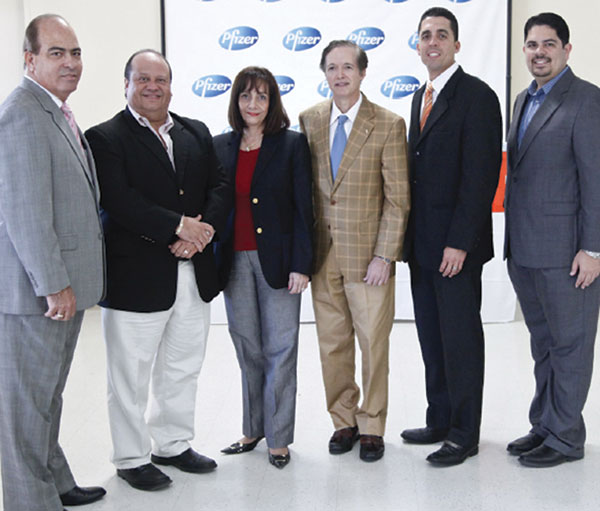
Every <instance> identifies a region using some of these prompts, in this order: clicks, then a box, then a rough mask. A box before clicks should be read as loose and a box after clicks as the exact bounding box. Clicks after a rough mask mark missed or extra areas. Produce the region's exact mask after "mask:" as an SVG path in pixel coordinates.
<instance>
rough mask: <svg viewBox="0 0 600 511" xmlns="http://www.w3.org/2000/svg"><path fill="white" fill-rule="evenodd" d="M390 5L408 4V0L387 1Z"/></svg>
mask: <svg viewBox="0 0 600 511" xmlns="http://www.w3.org/2000/svg"><path fill="white" fill-rule="evenodd" d="M385 1H386V2H387V3H388V4H401V3H404V2H406V0H385Z"/></svg>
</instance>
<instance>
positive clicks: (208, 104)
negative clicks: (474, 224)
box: [163, 0, 516, 322]
mask: <svg viewBox="0 0 600 511" xmlns="http://www.w3.org/2000/svg"><path fill="white" fill-rule="evenodd" d="M163 1H164V12H165V20H164V21H165V42H166V52H167V58H168V59H169V61H170V63H171V66H172V68H173V100H172V103H171V108H172V110H173V111H175V112H177V113H179V114H181V115H185V116H188V117H194V118H198V119H200V120H202V121H204V122H205V123H206V124H207V125H208V126H209V128H210V130H211V132H212V133H213V134H218V133H222V132H224V131H227V130H228V129H229V126H228V123H227V107H228V104H229V89H230V88H231V83H232V82H233V79H234V78H235V75H236V74H237V73H238V71H239V70H240V69H242V68H243V67H246V66H250V65H259V66H264V67H267V68H269V70H270V71H271V72H272V73H273V74H274V75H275V76H276V78H277V81H278V83H279V87H280V91H281V94H282V100H283V103H284V106H285V108H286V110H287V112H288V115H289V117H290V121H291V123H292V128H293V129H298V114H299V113H300V112H301V111H302V110H304V109H305V108H307V107H309V106H311V105H313V104H315V103H317V102H319V101H322V100H323V99H325V98H327V97H330V91H329V89H328V87H327V83H326V82H325V80H324V76H323V73H322V72H321V70H320V69H319V61H320V57H321V52H322V50H323V48H324V47H325V46H326V45H327V43H328V42H329V41H330V40H332V39H351V40H354V41H355V42H356V43H357V44H359V45H360V46H362V47H363V48H364V49H365V50H366V51H367V56H368V57H369V66H368V69H367V76H366V78H365V80H364V81H363V84H362V90H363V92H364V93H365V94H366V95H367V97H368V98H369V99H370V100H371V101H374V102H375V103H378V104H380V105H382V106H384V107H386V108H388V109H390V110H392V111H393V112H396V113H398V114H399V115H401V116H402V117H404V118H405V120H406V123H407V125H408V122H409V117H410V104H411V100H412V94H413V92H414V91H415V90H417V89H418V88H419V87H420V85H421V84H423V83H424V81H425V80H426V79H427V73H426V70H425V67H424V66H423V64H422V63H421V61H420V59H419V57H418V55H417V53H416V51H415V47H416V43H417V25H418V22H419V19H420V17H421V14H422V13H423V12H424V11H425V10H426V9H427V8H429V7H434V6H443V7H447V8H449V9H450V10H452V12H454V14H455V15H456V17H457V18H458V22H459V40H460V42H461V50H460V52H459V54H458V55H457V61H458V62H459V63H460V64H461V65H462V66H463V68H464V69H465V71H467V72H468V73H471V74H474V75H476V76H478V77H480V78H481V79H483V80H484V81H485V82H487V83H488V84H489V85H490V86H491V87H492V88H493V89H494V90H495V91H496V93H497V95H498V98H499V99H500V103H501V105H502V113H503V115H504V113H505V112H506V105H505V97H506V73H507V63H506V45H507V40H506V37H507V0H434V1H430V0H163ZM503 230H504V218H503V215H502V213H494V233H495V245H496V254H497V257H496V259H494V260H493V261H491V262H490V263H488V264H487V265H486V266H485V269H484V286H483V309H482V314H483V318H484V321H510V320H512V319H513V317H514V310H515V303H516V298H515V296H514V293H513V291H512V287H511V285H510V282H509V281H508V276H507V273H506V269H505V265H504V263H503V262H502V261H501V259H499V256H501V254H502V250H501V245H502V243H501V241H502V236H503ZM397 269H398V272H397V277H396V291H397V292H396V318H397V319H412V318H413V313H412V303H411V299H410V289H409V284H408V267H407V265H405V264H398V265H397ZM312 319H313V316H312V304H311V303H310V294H309V293H305V295H304V299H303V305H302V320H303V321H311V320H312ZM225 321H226V319H225V314H224V307H223V304H222V299H221V298H220V297H219V299H217V300H216V301H215V302H214V307H213V322H225Z"/></svg>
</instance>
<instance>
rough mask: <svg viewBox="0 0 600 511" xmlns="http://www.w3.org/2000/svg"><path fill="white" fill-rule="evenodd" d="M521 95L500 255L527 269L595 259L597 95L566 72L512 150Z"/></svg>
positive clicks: (599, 192) (598, 232)
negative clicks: (582, 256) (579, 257)
mask: <svg viewBox="0 0 600 511" xmlns="http://www.w3.org/2000/svg"><path fill="white" fill-rule="evenodd" d="M526 98H527V91H526V90H525V91H523V92H521V93H520V94H519V95H518V96H517V99H516V101H515V107H514V112H513V120H512V124H511V127H510V131H509V134H508V177H507V180H506V198H505V210H506V231H505V232H506V235H505V242H504V255H505V257H507V256H510V257H511V258H512V259H513V260H514V261H515V262H516V263H517V264H519V265H521V266H525V267H528V268H559V267H565V266H570V265H571V263H572V262H573V258H574V257H575V254H576V253H577V252H578V251H579V250H580V249H584V250H591V251H594V252H600V142H599V141H600V123H599V122H598V119H600V89H599V88H598V87H596V86H595V85H592V84H591V83H589V82H586V81H584V80H581V79H580V78H577V77H576V76H575V75H574V74H573V72H572V71H571V70H570V69H569V70H567V72H566V73H565V74H564V75H563V76H562V78H561V79H560V80H559V81H558V82H557V83H556V84H555V85H554V87H553V88H552V90H551V91H550V94H548V97H547V98H546V99H545V100H544V103H543V104H542V106H540V108H539V110H538V111H537V112H536V113H535V115H534V116H533V119H531V122H530V124H529V126H528V128H527V131H526V132H525V135H524V137H523V142H522V144H521V147H520V148H519V147H518V143H517V134H518V130H519V123H520V122H521V115H522V112H523V107H524V105H525V100H526Z"/></svg>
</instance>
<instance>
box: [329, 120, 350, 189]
mask: <svg viewBox="0 0 600 511" xmlns="http://www.w3.org/2000/svg"><path fill="white" fill-rule="evenodd" d="M347 120H348V116H347V115H340V116H339V117H338V125H337V128H335V134H334V135H333V144H332V145H331V175H332V176H333V180H334V181H335V176H337V171H338V167H339V166H340V163H341V162H342V156H343V155H344V149H345V147H346V141H347V138H346V130H345V129H344V123H345V122H346V121H347Z"/></svg>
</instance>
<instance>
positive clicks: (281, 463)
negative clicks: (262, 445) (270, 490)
mask: <svg viewBox="0 0 600 511" xmlns="http://www.w3.org/2000/svg"><path fill="white" fill-rule="evenodd" d="M290 459H291V456H290V452H289V451H288V453H287V454H271V453H269V463H270V464H271V465H273V466H274V467H276V468H283V467H285V466H286V465H287V464H288V463H289V462H290Z"/></svg>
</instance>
